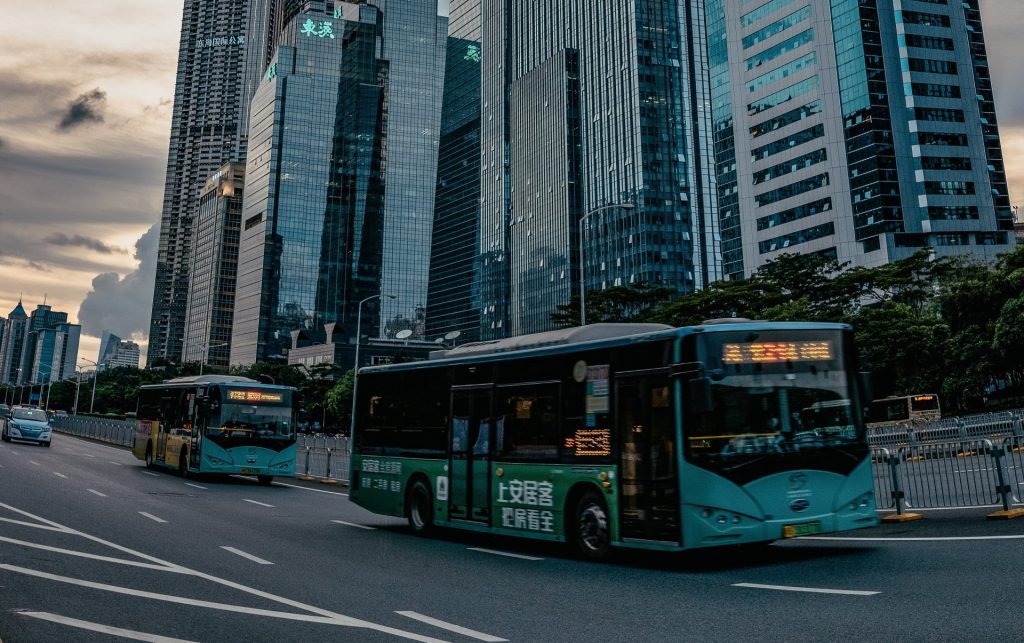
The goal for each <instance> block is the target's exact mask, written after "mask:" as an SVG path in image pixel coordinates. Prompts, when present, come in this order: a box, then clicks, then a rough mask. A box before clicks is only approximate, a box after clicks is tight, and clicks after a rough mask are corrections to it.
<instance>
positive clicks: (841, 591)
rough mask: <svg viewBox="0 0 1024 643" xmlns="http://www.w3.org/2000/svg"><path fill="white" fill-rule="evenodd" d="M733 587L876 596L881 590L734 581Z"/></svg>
mask: <svg viewBox="0 0 1024 643" xmlns="http://www.w3.org/2000/svg"><path fill="white" fill-rule="evenodd" d="M732 586H733V587H749V588H751V589H774V590H779V591H782V592H810V593H812V594H846V595H849V596H874V595H875V594H879V593H880V592H867V591H863V590H859V589H825V588H821V587H790V586H789V585H761V584H760V583H733V584H732Z"/></svg>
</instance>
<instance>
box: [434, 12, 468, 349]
mask: <svg viewBox="0 0 1024 643" xmlns="http://www.w3.org/2000/svg"><path fill="white" fill-rule="evenodd" d="M449 11H450V13H449V16H448V43H447V53H446V57H445V68H444V74H445V77H444V98H443V101H442V108H441V136H440V139H439V145H438V158H437V190H436V193H435V197H434V229H433V233H432V236H431V250H430V284H429V286H428V291H427V318H426V334H427V337H428V338H437V337H444V336H445V335H447V334H448V333H453V332H458V333H459V339H460V341H463V342H465V341H475V340H477V339H479V337H480V296H479V293H478V291H477V283H476V280H475V279H474V276H475V275H476V270H475V269H474V262H475V261H476V258H477V256H478V252H477V248H478V245H479V244H478V239H479V235H480V177H481V169H480V107H481V102H480V61H481V51H480V38H481V35H480V33H481V32H480V30H481V25H480V1H479V0H469V1H466V0H454V1H453V2H452V3H451V4H450V6H449Z"/></svg>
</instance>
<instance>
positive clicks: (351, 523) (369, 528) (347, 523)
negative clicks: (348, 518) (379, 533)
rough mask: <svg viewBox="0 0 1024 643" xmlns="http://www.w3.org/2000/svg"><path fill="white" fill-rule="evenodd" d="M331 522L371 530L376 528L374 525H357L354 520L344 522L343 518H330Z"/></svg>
mask: <svg viewBox="0 0 1024 643" xmlns="http://www.w3.org/2000/svg"><path fill="white" fill-rule="evenodd" d="M331 522H336V523H338V524H339V525H345V526H346V527H358V528H359V529H367V530H369V531H373V530H375V529H376V527H370V526H368V525H358V524H356V523H354V522H345V521H344V520H332V521H331Z"/></svg>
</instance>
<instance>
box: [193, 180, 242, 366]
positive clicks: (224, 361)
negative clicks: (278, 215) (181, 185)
mask: <svg viewBox="0 0 1024 643" xmlns="http://www.w3.org/2000/svg"><path fill="white" fill-rule="evenodd" d="M244 181H245V167H244V166H243V165H240V164H238V163H227V164H225V165H224V166H223V167H222V168H221V169H220V170H219V171H218V172H217V173H216V174H214V175H213V176H211V177H210V178H208V179H207V180H206V185H205V186H204V187H203V191H202V192H201V193H200V195H199V213H198V220H197V221H196V223H195V235H194V239H193V250H192V266H191V269H190V270H189V288H188V306H187V308H186V310H187V313H186V322H185V346H184V351H183V357H182V359H183V361H185V362H200V361H201V362H203V363H205V364H212V365H215V366H227V365H228V356H229V355H230V352H231V351H230V346H231V326H232V323H233V321H234V310H235V281H236V278H237V274H238V235H239V230H240V229H241V219H242V194H243V193H242V189H243V186H244Z"/></svg>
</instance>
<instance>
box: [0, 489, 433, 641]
mask: <svg viewBox="0 0 1024 643" xmlns="http://www.w3.org/2000/svg"><path fill="white" fill-rule="evenodd" d="M0 507H2V508H4V509H7V510H9V511H13V512H15V513H18V514H21V515H22V516H25V517H27V518H32V519H34V520H38V521H39V522H42V523H45V524H48V525H50V526H52V527H54V528H56V529H58V530H59V531H62V532H64V533H68V534H71V535H75V536H80V537H82V538H85V539H86V540H90V541H92V542H94V543H98V544H100V545H105V546H107V547H110V548H111V549H115V550H117V551H120V552H123V553H126V554H130V555H132V556H137V557H139V558H142V559H143V560H148V561H150V562H152V563H156V564H158V565H159V566H160V567H161V568H164V569H166V570H167V571H171V572H177V573H181V574H188V575H190V576H194V577H195V578H200V579H203V580H207V581H210V582H211V583H216V584H218V585H222V586H224V587H228V588H231V589H235V590H238V591H240V592H245V593H247V594H249V595H251V596H257V597H259V598H265V599H267V600H269V601H273V602H275V603H280V604H282V605H287V606H289V607H294V608H296V609H300V610H305V611H307V612H311V613H313V614H319V615H320V617H321V618H319V620H316V619H317V617H311V616H307V615H304V614H289V613H287V612H273V613H271V614H267V615H268V616H271V615H273V616H277V615H281V616H277V617H278V618H285V619H289V620H306V621H309V622H318V623H329V624H332V625H341V626H346V627H359V628H365V629H368V630H373V631H376V632H381V633H383V634H392V635H394V636H399V637H402V638H406V639H410V640H413V641H420V642H421V643H446V642H445V641H441V640H439V639H435V638H431V637H429V636H423V635H420V634H414V633H412V632H406V631H405V630H400V629H398V628H394V627H388V626H387V625H380V624H378V623H372V622H370V621H364V620H361V619H357V618H353V617H351V616H345V615H343V614H338V613H337V612H332V611H330V610H326V609H323V608H322V607H317V606H315V605H309V604H307V603H303V602H301V601H297V600H294V599H291V598H286V597H284V596H279V595H277V594H271V593H270V592H265V591H263V590H259V589H256V588H255V587H249V586H247V585H243V584H241V583H236V582H234V581H230V580H227V579H226V578H220V577H218V576H214V575H212V574H206V573H204V572H200V571H197V570H194V569H188V568H187V567H183V566H181V565H178V564H176V563H172V562H169V561H166V560H163V559H160V558H157V557H156V556H151V555H149V554H145V553H142V552H140V551H136V550H134V549H131V548H129V547H125V546H124V545H119V544H117V543H115V542H111V541H109V540H104V539H102V538H100V537H99V536H93V535H92V534H87V533H85V532H83V531H78V530H77V529H72V528H70V527H66V526H64V525H61V524H60V523H57V522H54V521H52V520H47V519H46V518H43V517H41V516H37V515H35V514H33V513H29V512H27V511H25V510H23V509H18V508H17V507H12V506H11V505H8V504H6V503H3V502H0ZM5 568H6V569H8V570H9V571H16V572H18V573H22V574H29V575H33V576H40V575H41V574H45V572H38V571H35V570H31V569H23V568H15V567H12V566H10V565H0V569H5ZM45 577H47V578H50V579H51V580H57V581H60V582H65V583H72V584H77V585H82V584H83V583H88V582H89V581H80V580H77V579H74V578H67V577H59V576H58V577H55V576H53V575H52V574H46V576H45ZM95 585H96V584H91V585H83V586H90V587H91V586H95ZM112 587H113V586H106V587H100V588H99V589H106V590H107V591H116V592H118V593H122V594H134V595H141V594H138V593H136V592H135V591H134V590H130V589H128V588H124V587H120V588H113V589H111V588H112ZM147 598H159V599H160V600H170V601H172V602H179V603H180V602H182V601H186V600H189V599H182V598H180V597H178V596H170V597H167V596H163V595H151V596H147ZM188 604H194V603H188ZM206 607H214V608H216V609H234V608H236V607H237V606H224V605H223V604H219V603H213V604H210V605H206ZM239 609H241V610H249V611H247V612H246V613H250V614H254V613H256V612H253V611H251V609H252V608H239ZM239 609H236V610H235V611H239Z"/></svg>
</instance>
